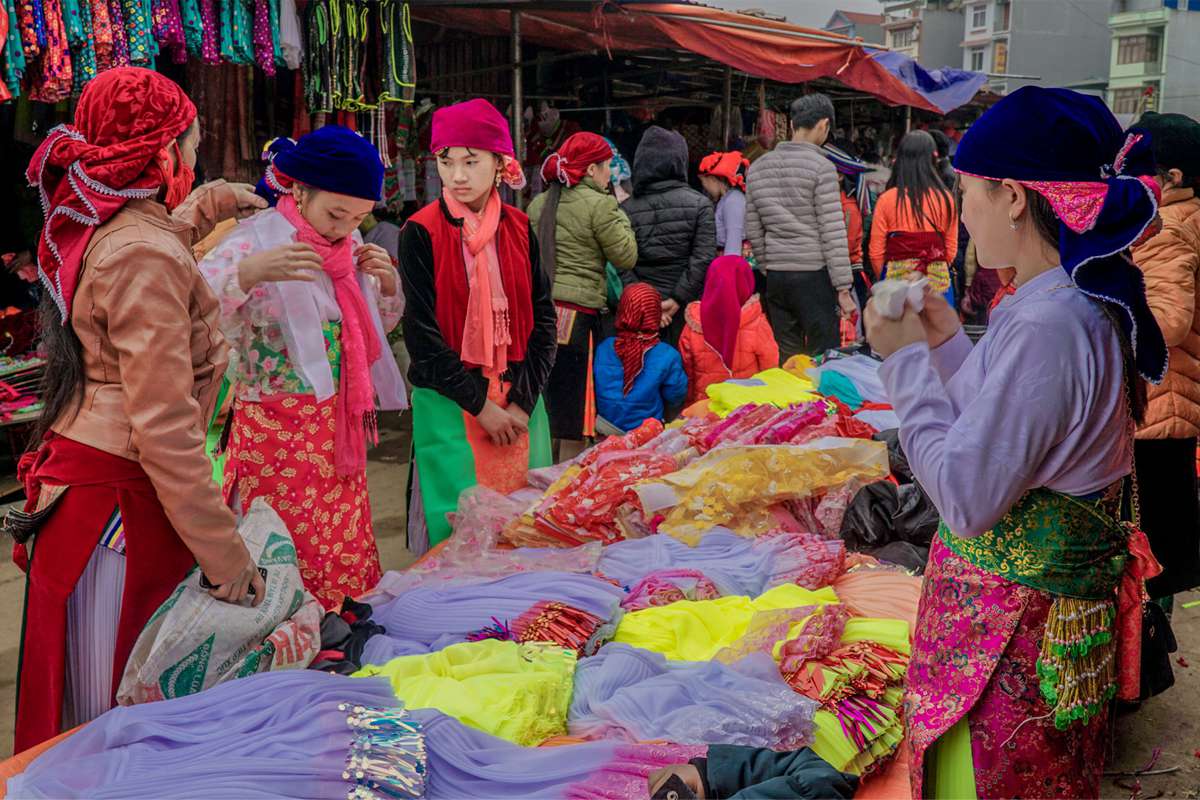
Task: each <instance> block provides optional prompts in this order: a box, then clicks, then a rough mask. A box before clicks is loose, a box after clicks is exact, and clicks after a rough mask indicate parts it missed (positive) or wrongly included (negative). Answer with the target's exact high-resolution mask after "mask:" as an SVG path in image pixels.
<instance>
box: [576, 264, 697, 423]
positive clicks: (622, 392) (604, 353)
mask: <svg viewBox="0 0 1200 800" xmlns="http://www.w3.org/2000/svg"><path fill="white" fill-rule="evenodd" d="M662 314H663V312H662V298H661V297H660V296H659V294H658V291H657V290H656V289H655V288H654V287H653V286H651V285H650V284H648V283H635V284H632V285H630V286H627V287H625V291H624V292H622V293H621V302H620V304H619V305H618V307H617V335H616V336H614V337H612V338H610V339H605V340H604V341H603V342H601V344H600V346H599V347H598V348H596V363H595V377H596V413H597V414H598V415H599V416H600V417H602V418H603V419H604V421H606V422H608V423H609V424H610V425H612V426H613V427H615V428H617V429H618V430H620V431H622V432H624V431H631V430H633V429H634V428H637V427H638V426H639V425H641V424H642V423H643V422H645V421H646V420H647V419H650V418H651V417H655V418H656V419H659V420H662V419H663V415H664V413H665V411H666V408H667V407H668V406H677V405H679V404H680V403H682V402H683V400H684V398H685V397H686V396H687V374H686V373H685V372H684V371H683V359H682V358H681V357H680V355H679V351H677V350H676V349H675V348H674V347H671V345H669V344H666V343H664V342H660V341H659V339H658V331H659V328H660V326H661V323H662ZM610 432H611V431H610Z"/></svg>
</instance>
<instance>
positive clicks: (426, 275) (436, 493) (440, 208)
mask: <svg viewBox="0 0 1200 800" xmlns="http://www.w3.org/2000/svg"><path fill="white" fill-rule="evenodd" d="M430 150H431V151H432V152H433V153H434V154H435V155H436V156H437V160H438V175H439V176H440V177H441V179H442V196H441V197H440V198H438V200H436V201H435V202H433V203H430V204H429V205H428V206H426V207H425V208H423V209H421V210H420V211H418V212H417V213H416V214H414V215H413V216H412V217H410V218H409V220H408V222H407V223H406V224H405V226H404V230H403V231H402V232H401V234H400V270H401V281H400V283H401V285H402V286H403V288H404V300H405V304H404V318H403V324H404V342H405V345H406V346H407V348H408V354H409V356H411V358H412V366H411V367H410V368H409V373H408V377H409V382H410V383H411V385H412V387H413V391H412V411H413V469H412V471H411V472H410V485H409V512H408V547H409V550H411V551H413V552H414V553H421V552H424V551H425V549H427V548H428V546H430V545H435V544H437V543H438V542H440V541H442V540H443V539H445V538H446V537H448V536H449V535H450V523H449V521H448V520H447V518H446V514H447V513H449V512H452V511H454V510H455V508H456V507H457V504H458V496H459V494H460V493H461V492H462V491H463V490H464V489H467V488H469V487H471V486H474V485H475V484H482V485H484V486H488V487H491V488H493V489H496V490H498V491H501V492H505V493H507V492H512V491H514V490H516V489H519V488H521V487H522V486H525V485H526V481H525V473H526V472H527V471H528V470H529V469H532V468H535V467H542V466H549V464H550V437H549V431H548V429H547V423H546V412H545V410H544V408H543V405H542V402H541V395H542V390H543V389H544V388H545V387H546V379H547V378H548V377H549V375H550V368H551V365H553V363H554V324H555V323H554V303H553V301H552V300H551V299H550V279H549V276H548V275H547V274H546V272H545V270H543V269H542V268H541V265H540V263H539V257H538V244H537V238H536V237H535V236H534V235H533V231H532V229H531V228H530V226H529V218H528V217H527V216H526V215H525V214H523V213H522V212H521V211H519V210H518V209H516V208H513V207H512V206H509V205H505V204H504V203H503V202H502V201H501V200H500V193H499V191H497V189H498V187H499V186H500V184H501V183H502V182H504V183H507V184H508V185H510V186H512V187H514V188H517V189H519V188H520V187H521V186H523V185H524V182H525V178H524V175H523V174H522V172H521V165H520V164H519V163H517V161H516V159H515V158H514V153H513V143H512V136H511V135H510V133H509V130H508V121H507V120H506V119H505V118H504V116H503V115H502V114H501V113H500V112H499V111H497V110H496V109H495V108H494V107H493V106H492V105H491V104H490V103H488V102H487V101H486V100H470V101H468V102H466V103H459V104H457V105H453V106H449V107H447V108H441V109H438V110H437V111H436V112H434V115H433V131H432V141H431V147H430Z"/></svg>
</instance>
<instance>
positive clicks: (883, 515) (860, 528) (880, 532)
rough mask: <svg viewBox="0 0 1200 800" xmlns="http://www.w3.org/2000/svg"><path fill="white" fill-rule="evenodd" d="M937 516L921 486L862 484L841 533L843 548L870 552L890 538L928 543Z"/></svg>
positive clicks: (934, 531) (889, 541) (896, 540)
mask: <svg viewBox="0 0 1200 800" xmlns="http://www.w3.org/2000/svg"><path fill="white" fill-rule="evenodd" d="M939 520H940V518H939V516H938V511H937V508H935V507H934V505H933V502H932V501H931V500H930V499H929V497H928V496H927V495H926V494H925V492H924V491H923V490H922V489H921V487H920V486H918V485H916V484H915V483H909V484H905V485H903V486H896V485H895V484H893V483H891V482H890V481H880V482H878V483H871V484H868V485H866V486H864V487H863V488H862V489H860V490H859V492H858V494H856V495H855V496H854V499H853V500H852V501H851V502H850V507H849V508H847V509H846V516H845V518H844V519H843V520H842V529H841V533H840V535H841V538H842V540H843V541H844V542H845V543H846V548H847V549H849V550H853V551H856V552H870V551H872V550H875V549H877V548H880V547H883V546H884V545H887V544H891V543H892V542H908V543H909V544H912V545H916V546H917V547H929V543H930V542H931V541H932V540H933V535H934V534H935V533H937V528H938V522H939Z"/></svg>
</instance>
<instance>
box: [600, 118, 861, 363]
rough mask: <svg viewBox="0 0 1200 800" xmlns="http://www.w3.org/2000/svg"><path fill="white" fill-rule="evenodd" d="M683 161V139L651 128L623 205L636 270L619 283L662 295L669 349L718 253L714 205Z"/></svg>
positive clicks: (640, 146) (636, 159) (641, 146)
mask: <svg viewBox="0 0 1200 800" xmlns="http://www.w3.org/2000/svg"><path fill="white" fill-rule="evenodd" d="M687 163H688V156H687V142H686V141H684V139H683V137H682V136H680V135H679V134H678V133H675V132H673V131H668V130H665V129H663V128H660V127H658V126H657V125H654V126H651V127H650V128H648V129H647V130H646V132H645V134H643V135H642V141H641V143H640V144H638V149H637V153H636V154H635V155H634V158H633V197H631V198H629V199H628V200H626V201H625V203H624V205H623V206H622V208H624V209H625V213H626V214H628V215H629V221H630V222H631V223H632V224H633V232H634V235H635V236H636V237H637V252H638V260H637V266H636V267H634V269H633V272H632V273H629V272H627V273H624V274H623V275H622V279H623V280H624V281H625V283H626V284H629V283H633V282H635V281H645V282H646V283H648V284H650V285H651V286H653V287H654V288H655V289H657V290H658V293H659V294H660V295H662V298H663V327H664V328H665V329H666V330H664V331H663V332H662V338H663V339H664V340H665V341H666V342H668V343H669V344H671V345H672V346H674V345H675V344H677V343H678V341H679V334H680V332H681V331H682V330H683V321H684V319H683V309H685V308H687V304H688V303H690V302H692V301H693V300H699V299H700V295H702V294H703V293H704V277H705V275H707V274H708V265H709V264H710V263H711V262H712V260H713V259H714V258H716V255H717V220H716V216H715V213H714V212H713V204H712V201H711V200H709V199H708V198H707V197H705V196H704V195H703V194H701V193H700V192H698V191H696V190H695V189H693V188H692V187H691V186H689V185H688V183H687ZM839 208H840V206H839ZM839 213H841V212H840V211H839Z"/></svg>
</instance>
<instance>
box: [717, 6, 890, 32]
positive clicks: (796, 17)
mask: <svg viewBox="0 0 1200 800" xmlns="http://www.w3.org/2000/svg"><path fill="white" fill-rule="evenodd" d="M709 2H711V3H712V4H713V5H718V6H722V7H724V8H729V9H734V10H740V9H743V8H764V9H766V10H767V11H770V12H771V13H773V14H782V15H783V16H785V17H787V18H788V22H794V23H796V24H797V25H807V26H808V27H810V28H820V27H822V26H823V25H824V24H825V23H826V22H828V21H829V18H830V17H831V16H833V12H834V11H836V10H837V9H842V10H843V11H866V12H868V13H873V14H880V13H882V12H883V3H881V2H879V0H709Z"/></svg>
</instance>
